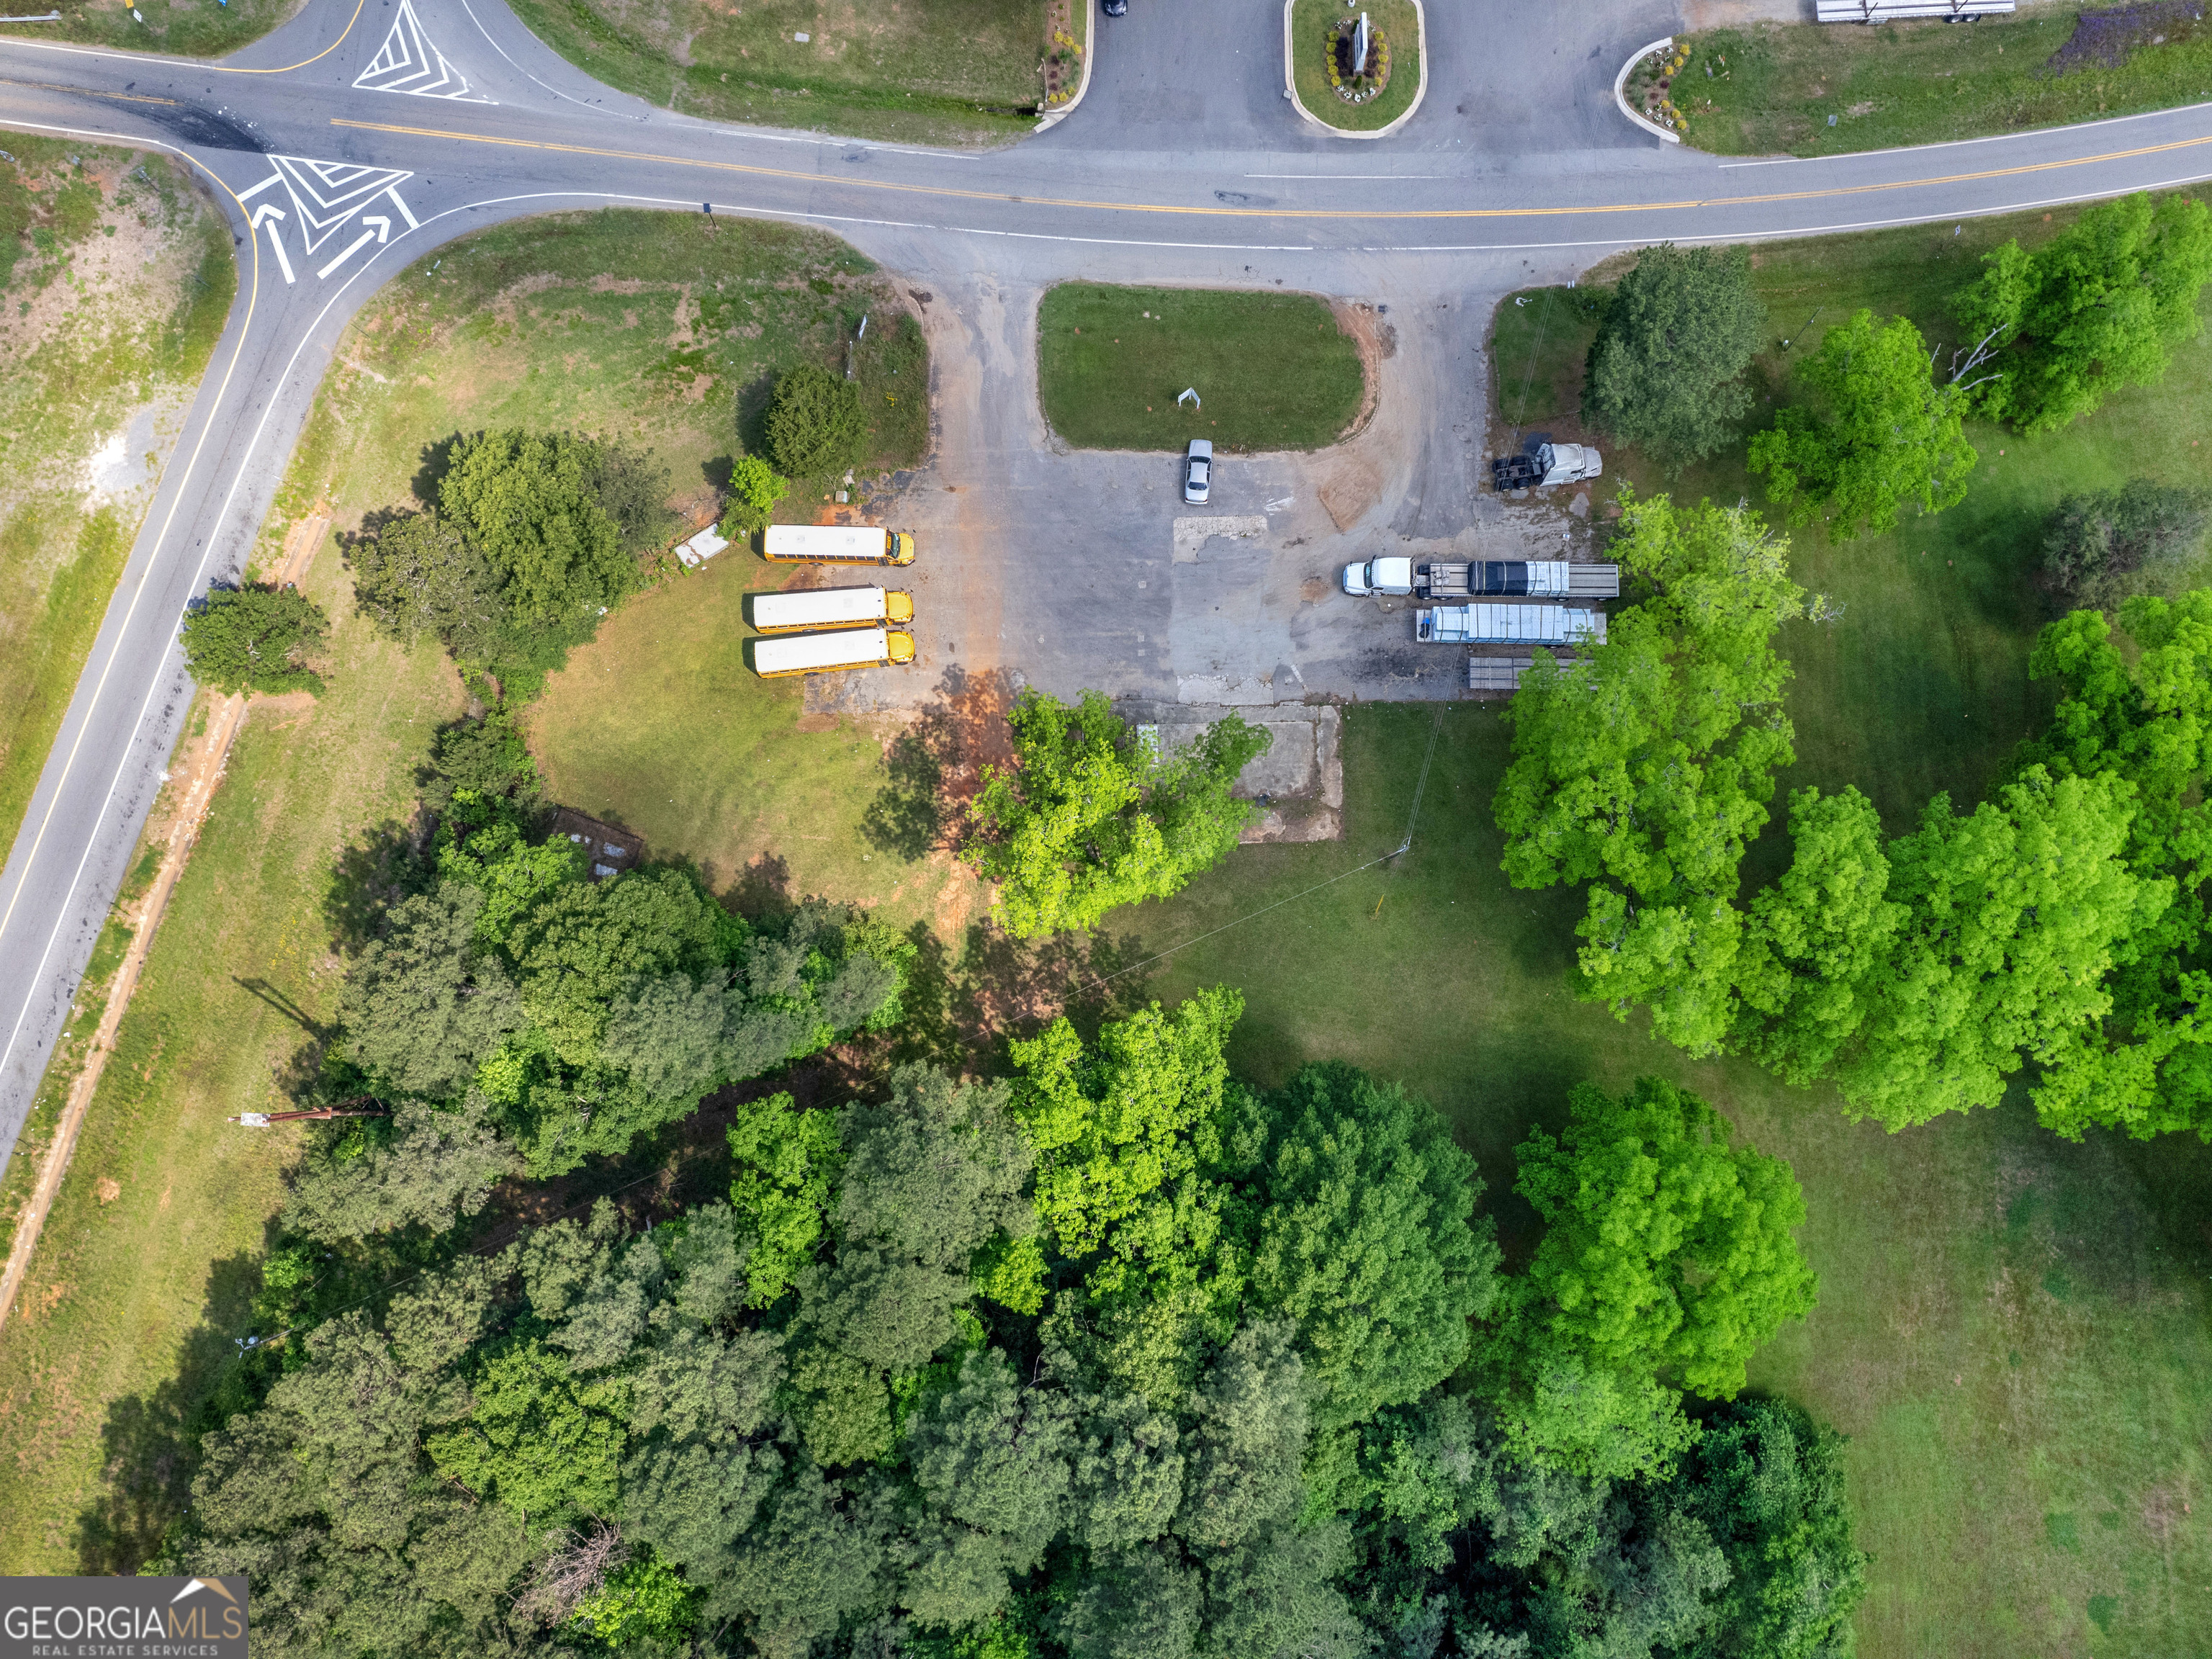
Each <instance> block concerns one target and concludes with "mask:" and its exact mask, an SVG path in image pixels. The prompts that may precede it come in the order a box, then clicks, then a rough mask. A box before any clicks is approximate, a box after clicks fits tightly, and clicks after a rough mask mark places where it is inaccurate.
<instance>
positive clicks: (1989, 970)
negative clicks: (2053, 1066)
mask: <svg viewBox="0 0 2212 1659" xmlns="http://www.w3.org/2000/svg"><path fill="white" fill-rule="evenodd" d="M2133 793H2134V791H2133V790H2132V789H2131V788H2130V787H2128V785H2127V784H2126V783H2125V782H2124V781H2123V780H2121V779H2118V778H2116V777H2113V776H2111V775H2101V776H2097V777H2093V778H2082V777H2069V778H2059V779H2053V778H2052V777H2051V775H2050V774H2049V773H2048V772H2046V771H2045V769H2043V768H2041V767H2039V766H2032V767H2029V768H2028V769H2026V770H2025V771H2024V772H2022V773H2021V776H2020V779H2019V781H2017V782H2015V783H2011V784H2008V785H2007V786H2006V787H2004V788H2003V789H2002V790H2001V791H2000V792H1999V793H1998V799H1996V800H1993V801H1984V802H1983V803H1982V804H1981V805H1980V806H1978V807H1977V808H1976V809H1975V810H1974V811H1973V813H1972V816H1970V817H1960V816H1959V815H1958V814H1957V813H1955V812H1954V811H1952V807H1951V800H1950V797H1949V796H1948V795H1938V796H1936V799H1934V800H1932V801H1930V802H1929V804H1928V806H1927V808H1926V810H1925V811H1923V814H1922V816H1921V823H1920V829H1919V830H1918V832H1917V834H1914V835H1911V836H1905V838H1903V839H1902V840H1900V841H1898V842H1893V843H1892V845H1891V847H1890V849H1889V861H1890V867H1891V876H1890V885H1889V893H1890V895H1891V896H1892V897H1893V898H1894V899H1895V900H1896V901H1897V902H1898V903H1899V904H1900V905H1901V906H1902V907H1903V908H1904V915H1903V918H1902V920H1901V921H1900V923H1899V927H1898V929H1897V931H1896V933H1895V934H1894V935H1893V939H1892V942H1891V945H1890V947H1889V949H1888V950H1887V951H1886V952H1885V953H1884V956H1883V957H1882V958H1881V959H1880V960H1879V961H1878V963H1877V965H1876V968H1875V972H1874V973H1873V975H1872V976H1871V979H1870V981H1869V986H1868V990H1867V993H1866V998H1865V1000H1866V1003H1867V1023H1866V1024H1865V1026H1864V1028H1863V1037H1862V1041H1861V1042H1860V1043H1859V1045H1858V1048H1857V1052H1856V1053H1852V1054H1846V1055H1845V1056H1844V1059H1843V1060H1841V1061H1840V1062H1839V1064H1838V1066H1837V1070H1836V1076H1837V1080H1838V1083H1839V1084H1840V1085H1842V1088H1843V1091H1844V1099H1845V1100H1847V1101H1848V1102H1850V1105H1851V1107H1852V1108H1853V1109H1854V1110H1856V1111H1858V1112H1862V1113H1864V1114H1866V1115H1869V1116H1871V1117H1876V1118H1879V1119H1881V1121H1883V1122H1884V1123H1886V1124H1887V1125H1888V1126H1889V1127H1891V1128H1893V1129H1894V1128H1899V1127H1904V1126H1905V1125H1906V1124H1909V1123H1924V1122H1926V1121H1928V1120H1929V1118H1931V1117H1934V1116H1936V1115H1937V1114H1938V1113H1942V1112H1947V1111H1958V1110H1962V1109H1966V1108H1967V1107H1972V1106H1994V1105H1996V1103H1997V1101H1998V1099H1999V1098H2000V1097H2002V1095H2003V1093H2004V1087H2005V1079H2006V1078H2007V1077H2008V1076H2010V1075H2011V1074H2012V1073H2014V1072H2016V1071H2018V1070H2019V1069H2020V1066H2021V1062H2022V1061H2023V1060H2027V1059H2033V1060H2050V1059H2052V1058H2054V1057H2056V1056H2057V1054H2058V1053H2059V1052H2060V1051H2061V1049H2062V1048H2063V1047H2064V1046H2065V1045H2066V1043H2067V1042H2068V1041H2069V1038H2070V1037H2072V1036H2075V1035H2076V1034H2077V1033H2080V1032H2082V1031H2085V1030H2087V1029H2088V1028H2089V1027H2091V1026H2093V1025H2094V1024H2095V1023H2096V1022H2097V1021H2098V1020H2100V1019H2101V1018H2103V1017H2104V1015H2105V1014H2106V1012H2108V1011H2109V1010H2110V1009H2111V1007H2112V990H2111V988H2110V987H2109V985H2108V984H2107V982H2106V975H2108V974H2109V973H2110V972H2111V970H2112V968H2113V967H2114V966H2115V965H2116V963H2118V961H2119V960H2120V958H2121V957H2123V955H2124V954H2125V953H2126V952H2127V951H2129V949H2130V945H2129V941H2130V939H2132V938H2133V937H2134V936H2135V935H2136V933H2137V932H2138V931H2139V930H2142V929H2144V928H2148V927H2152V926H2154V925H2155V923H2156V922H2157V921H2158V918H2159V916H2160V914H2161V913H2162V912H2163V911H2164V910H2165V908H2166V906H2167V905H2168V904H2169V903H2170V902H2171V900H2172V892H2173V890H2172V884H2171V883H2170V882H2166V881H2160V880H2158V879H2155V878H2150V879H2147V878H2143V877H2140V876H2137V875H2136V874H2134V873H2133V872H2130V870H2129V868H2128V866H2127V863H2126V860H2125V859H2124V852H2125V849H2126V847H2127V842H2128V832H2129V828H2130V823H2131V822H2132V820H2133V818H2134V816H2135V811H2134V805H2133V801H2132V799H2131V797H2132V795H2133Z"/></svg>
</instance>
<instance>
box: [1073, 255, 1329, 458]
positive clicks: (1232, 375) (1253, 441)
mask: <svg viewBox="0 0 2212 1659" xmlns="http://www.w3.org/2000/svg"><path fill="white" fill-rule="evenodd" d="M1363 384H1364V382H1363V380H1362V371H1361V368H1360V363H1359V347H1358V343H1356V342H1354V341H1353V339H1352V337H1351V336H1350V335H1348V334H1346V333H1345V332H1344V331H1342V330H1341V329H1340V328H1339V327H1338V326H1337V324H1336V319H1335V316H1334V313H1332V312H1331V311H1330V309H1329V305H1328V301H1326V300H1322V299H1317V298H1316V297H1315V296H1314V295H1310V294H1274V293H1267V294H1261V293H1246V292H1243V291H1241V290H1225V289H1188V288H1115V287H1110V286H1109V285H1107V284H1105V283H1062V284H1061V285H1060V286H1059V287H1058V288H1055V289H1050V290H1048V292H1047V293H1046V295H1045V296H1044V300H1043V302H1042V305H1041V307H1039V310H1038V314H1037V393H1038V397H1039V399H1040V400H1041V401H1042V404H1043V405H1044V416H1045V419H1046V420H1048V421H1049V422H1051V423H1052V429H1053V430H1054V432H1056V433H1058V434H1059V435H1060V437H1061V438H1063V439H1064V440H1066V441H1067V442H1068V443H1070V444H1072V445H1073V446H1074V447H1076V448H1078V449H1181V448H1182V447H1183V445H1184V443H1185V442H1186V441H1188V440H1190V439H1192V438H1211V439H1212V441H1213V442H1214V443H1215V445H1216V446H1217V447H1220V448H1222V449H1225V450H1244V451H1248V452H1249V451H1253V450H1261V449H1319V448H1322V447H1325V446H1327V445H1328V444H1332V443H1334V442H1335V441H1336V440H1337V438H1338V436H1339V435H1340V434H1342V433H1343V432H1344V430H1345V429H1346V428H1347V427H1348V426H1350V425H1351V423H1352V420H1353V418H1354V417H1355V416H1357V415H1358V412H1359V402H1360V394H1361V391H1362V387H1363ZM1187 386H1188V387H1194V388H1195V389H1196V390H1197V392H1198V394H1199V397H1200V399H1201V400H1202V404H1203V406H1202V407H1199V408H1194V407H1193V406H1192V405H1191V404H1188V403H1183V404H1178V403H1177V402H1176V398H1177V397H1178V396H1179V395H1180V394H1181V393H1182V391H1183V389H1184V388H1185V387H1187Z"/></svg>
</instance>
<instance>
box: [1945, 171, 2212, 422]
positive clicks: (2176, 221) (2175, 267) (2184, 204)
mask: <svg viewBox="0 0 2212 1659" xmlns="http://www.w3.org/2000/svg"><path fill="white" fill-rule="evenodd" d="M1982 263H1983V267H1984V269H1983V271H1982V275H1981V276H1980V277H1979V278H1978V280H1977V281H1975V282H1974V283H1971V284H1970V285H1968V286H1967V287H1966V288H1965V289H1960V292H1959V293H1958V294H1956V295H1954V296H1953V298H1952V301H1951V308H1952V312H1953V314H1954V315H1955V316H1956V317H1957V318H1958V319H1959V322H1960V325H1962V326H1963V327H1964V328H1965V330H1966V334H1967V336H1968V337H1969V338H1972V339H1976V340H1979V339H1981V338H1983V337H1985V336H1990V337H1994V339H1995V341H1996V344H1997V345H1998V347H1999V348H2000V349H2001V355H2000V356H1999V357H1998V359H1997V363H1998V364H1999V365H2001V366H2002V374H1999V375H1998V376H1997V377H1996V378H1994V379H1991V380H1988V381H1986V382H1984V384H1983V385H1982V386H1979V387H1978V388H1977V389H1976V391H1975V393H1974V397H1975V400H1976V403H1977V405H1978V407H1979V408H1980V409H1981V410H1983V412H1984V413H1985V414H1987V415H1988V416H1990V418H1991V419H1992V420H2000V421H2007V422H2011V423H2012V424H2013V425H2014V426H2015V427H2017V428H2020V430H2021V431H2022V432H2025V433H2031V434H2032V433H2038V432H2048V431H2050V430H2051V429H2052V428H2056V427H2060V426H2063V425H2065V424H2066V423H2067V422H2069V421H2071V420H2074V419H2075V418H2076V417H2078V416H2082V415H2087V414H2088V413H2090V412H2091V411H2093V410H2095V409H2097V408H2098V407H2099V406H2100V404H2102V403H2103V402H2104V400H2105V398H2106V396H2107V395H2109V394H2110V393H2111V392H2114V391H2117V390H2118V389H2120V388H2121V387H2124V386H2151V385H2154V384H2156V383H2157V382H2158V381H2159V380H2160V379H2162V378H2163V377H2164V376H2165V374H2166V366H2167V364H2168V362H2170V361H2171V360H2172V348H2173V347H2174V346H2176V345H2179V343H2182V342H2183V341H2185V340H2191V339H2194V338H2195V337H2196V336H2197V329H2198V328H2199V327H2200V326H2201V325H2200V324H2199V322H2198V320H2197V295H2198V293H2199V292H2200V291H2201V290H2202V289H2203V286H2204V283H2205V279H2206V278H2207V277H2208V276H2212V212H2208V211H2207V210H2206V208H2205V206H2204V204H2203V203H2202V202H2199V201H2197V200H2195V199H2194V198H2193V197H2184V196H2162V197H2159V198H2158V199H2157V200H2156V202H2155V203H2154V202H2153V200H2152V198H2151V197H2148V196H2147V195H2140V194H2138V195H2135V196H2130V197H2123V198H2122V199H2121V200H2119V201H2117V202H2107V203H2105V204H2103V205H2101V206H2099V207H2093V208H2091V209H2089V210H2088V211H2087V212H2086V213H2084V214H2082V215H2081V217H2080V218H2078V219H2076V220H2075V222H2073V223H2072V224H2070V225H2069V226H2068V227H2067V228H2065V229H2064V230H2063V231H2061V232H2060V233H2059V234H2057V236H2055V237H2053V238H2052V239H2051V240H2050V241H2048V242H2046V243H2045V244H2044V246H2041V247H2040V248H2038V249H2037V250H2036V251H2035V252H2033V253H2030V252H2027V250H2025V249H2023V248H2022V247H2021V245H2020V243H2019V241H2018V240H2013V241H2009V242H2007V243H2006V244H2005V245H2004V246H2002V247H2000V248H1997V249H1996V250H1995V251H1994V252H1990V253H1987V254H1984V256H1983V260H1982Z"/></svg>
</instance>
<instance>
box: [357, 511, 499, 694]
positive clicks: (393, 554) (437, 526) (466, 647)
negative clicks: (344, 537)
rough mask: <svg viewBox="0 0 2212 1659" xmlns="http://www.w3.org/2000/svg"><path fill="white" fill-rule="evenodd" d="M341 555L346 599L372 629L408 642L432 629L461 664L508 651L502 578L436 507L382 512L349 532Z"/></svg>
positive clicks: (487, 660) (494, 657) (486, 659)
mask: <svg viewBox="0 0 2212 1659" xmlns="http://www.w3.org/2000/svg"><path fill="white" fill-rule="evenodd" d="M346 562H347V563H348V564H349V566H351V567H352V569H353V592H354V599H355V601H356V603H357V604H358V605H360V606H361V608H362V612H363V613H364V614H365V615H367V616H368V618H369V620H370V621H371V622H373V623H375V624H376V626H377V629H379V631H380V632H382V633H384V634H386V635H390V636H391V637H392V638H393V639H397V640H399V641H402V642H403V643H405V644H410V645H411V644H413V643H414V642H415V641H416V640H418V639H420V638H422V636H423V635H426V634H428V635H434V636H435V637H436V638H437V639H438V640H439V641H441V642H442V643H443V644H444V646H445V647H446V649H447V650H448V651H450V652H452V653H453V656H454V657H455V658H456V659H459V661H461V662H463V663H468V664H479V663H490V662H497V661H499V660H501V659H503V658H505V657H507V655H509V654H510V653H512V652H513V649H514V646H515V639H514V635H515V631H516V629H515V622H514V617H513V612H512V611H511V610H510V609H509V607H508V605H507V596H506V592H505V589H506V586H507V583H506V579H505V577H504V576H503V575H502V574H501V571H500V570H499V569H498V568H495V566H494V565H493V563H492V562H491V560H490V559H489V557H488V556H486V555H485V553H484V551H483V549H482V548H481V547H479V546H477V544H476V543H474V542H473V541H471V540H470V538H468V537H467V536H465V535H464V534H463V533H462V532H461V529H460V526H459V525H457V524H454V523H452V522H450V521H448V520H444V519H441V518H440V517H439V516H438V513H437V509H436V508H435V507H433V508H431V509H430V510H428V512H423V513H404V514H401V515H399V516H397V517H394V518H390V519H386V520H384V521H382V522H381V523H380V524H379V525H377V526H376V527H375V529H374V531H373V532H364V533H363V534H362V535H360V536H357V537H355V538H353V539H352V540H350V541H349V542H348V543H347V544H346Z"/></svg>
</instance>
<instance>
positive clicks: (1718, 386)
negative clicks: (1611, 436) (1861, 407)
mask: <svg viewBox="0 0 2212 1659" xmlns="http://www.w3.org/2000/svg"><path fill="white" fill-rule="evenodd" d="M1765 331H1766V309H1765V307H1763V306H1762V305H1760V304H1759V300H1758V297H1757V296H1756V295H1753V292H1752V289H1751V258H1750V256H1749V254H1747V252H1745V251H1744V250H1743V249H1742V248H1740V247H1737V248H1719V247H1701V248H1680V247H1676V246H1674V244H1673V243H1671V242H1662V244H1660V245H1659V246H1657V247H1651V248H1646V249H1644V252H1642V253H1641V254H1640V255H1638V258H1637V261H1636V268H1635V269H1634V270H1631V271H1630V272H1629V273H1628V274H1627V275H1626V276H1623V277H1622V278H1621V279H1620V284H1619V285H1618V286H1617V287H1616V288H1615V289H1613V295H1612V298H1611V299H1610V301H1608V302H1607V306H1606V309H1605V318H1604V321H1603V322H1602V323H1601V325H1599V328H1598V334H1597V339H1596V340H1595V343H1592V345H1591V347H1590V352H1589V373H1588V375H1587V378H1586V380H1585V381H1584V392H1583V398H1584V401H1585V403H1586V404H1587V405H1588V410H1589V416H1590V417H1591V418H1592V419H1594V420H1595V421H1597V422H1600V423H1601V424H1602V425H1603V426H1604V427H1605V428H1606V429H1607V431H1610V432H1613V433H1617V434H1618V435H1620V437H1621V438H1622V439H1624V440H1626V441H1627V442H1629V443H1632V444H1635V445H1637V446H1638V447H1641V448H1643V449H1645V450H1647V451H1649V452H1650V454H1651V456H1652V458H1653V459H1655V460H1656V461H1658V462H1659V464H1660V465H1662V466H1663V467H1665V468H1666V469H1667V470H1668V471H1669V472H1670V473H1671V472H1678V471H1680V470H1681V469H1682V467H1683V466H1685V465H1687V464H1688V463H1690V462H1692V461H1700V460H1703V459H1705V457H1706V456H1708V455H1711V454H1712V453H1715V452H1716V451H1717V450H1719V449H1722V448H1723V447H1726V446H1727V445H1728V444H1729V442H1730V441H1733V440H1734V438H1735V423H1736V422H1738V421H1740V420H1741V419H1742V418H1743V416H1744V413H1745V411H1746V410H1748V409H1749V408H1750V407H1751V392H1750V389H1749V388H1748V387H1747V386H1745V385H1744V384H1743V372H1744V370H1745V369H1747V368H1749V367H1750V366H1751V360H1752V356H1753V354H1754V353H1756V352H1757V351H1758V349H1759V342H1760V340H1761V338H1762V337H1764V335H1765Z"/></svg>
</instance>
